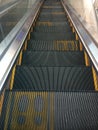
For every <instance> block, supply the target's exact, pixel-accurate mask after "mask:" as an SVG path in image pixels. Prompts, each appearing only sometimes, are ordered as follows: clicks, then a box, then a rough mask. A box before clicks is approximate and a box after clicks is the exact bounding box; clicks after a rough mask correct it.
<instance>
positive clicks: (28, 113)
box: [0, 91, 98, 130]
mask: <svg viewBox="0 0 98 130" xmlns="http://www.w3.org/2000/svg"><path fill="white" fill-rule="evenodd" d="M97 99H98V93H97V92H96V93H94V92H51V93H49V92H32V91H12V92H9V91H6V93H5V103H4V106H3V111H2V115H1V120H0V129H2V130H32V129H33V130H39V129H40V130H44V129H45V130H97V129H98V112H97V111H98V101H97ZM8 111H9V113H8Z"/></svg>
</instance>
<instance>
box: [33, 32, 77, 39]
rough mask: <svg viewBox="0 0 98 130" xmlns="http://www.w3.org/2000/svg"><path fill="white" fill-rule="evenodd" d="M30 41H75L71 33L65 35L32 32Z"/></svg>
mask: <svg viewBox="0 0 98 130" xmlns="http://www.w3.org/2000/svg"><path fill="white" fill-rule="evenodd" d="M31 39H33V40H75V34H74V33H72V32H67V33H65V34H64V33H49V32H48V33H44V32H32V33H31Z"/></svg>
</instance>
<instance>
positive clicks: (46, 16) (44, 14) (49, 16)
mask: <svg viewBox="0 0 98 130" xmlns="http://www.w3.org/2000/svg"><path fill="white" fill-rule="evenodd" d="M39 18H47V19H48V18H66V15H65V14H64V13H63V14H62V13H61V14H60V13H51V14H50V13H41V14H40V16H39ZM66 20H67V18H66Z"/></svg>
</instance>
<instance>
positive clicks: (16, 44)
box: [0, 0, 43, 91]
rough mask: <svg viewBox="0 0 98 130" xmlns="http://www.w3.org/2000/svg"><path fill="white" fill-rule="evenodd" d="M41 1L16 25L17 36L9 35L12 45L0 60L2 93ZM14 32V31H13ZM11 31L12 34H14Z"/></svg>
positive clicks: (0, 87)
mask: <svg viewBox="0 0 98 130" xmlns="http://www.w3.org/2000/svg"><path fill="white" fill-rule="evenodd" d="M42 3H43V1H41V0H39V1H36V2H35V3H34V4H33V6H32V8H31V11H30V10H29V11H28V12H27V13H26V15H25V16H24V17H23V19H22V20H23V21H22V20H21V21H20V22H19V24H18V25H17V27H18V28H17V27H16V29H17V34H16V32H15V34H13V33H12V34H10V35H9V39H10V37H11V35H13V39H12V43H11V45H10V46H9V49H8V50H7V51H6V52H5V54H4V55H3V57H2V58H1V60H0V68H1V69H0V91H2V89H3V87H4V83H5V81H6V79H7V76H8V74H9V72H10V71H11V68H12V66H13V65H14V62H15V60H16V57H17V56H18V54H19V52H20V50H21V47H22V45H23V43H24V41H25V38H26V36H27V34H28V31H29V29H30V27H31V25H32V23H33V22H34V19H35V17H36V15H37V13H38V11H39V9H40V7H41V5H42ZM14 31H15V30H14ZM14 31H13V32H14ZM9 42H10V41H9Z"/></svg>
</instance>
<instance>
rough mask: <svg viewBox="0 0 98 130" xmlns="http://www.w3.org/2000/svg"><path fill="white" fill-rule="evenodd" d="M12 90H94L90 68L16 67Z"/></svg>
mask: <svg viewBox="0 0 98 130" xmlns="http://www.w3.org/2000/svg"><path fill="white" fill-rule="evenodd" d="M13 89H18V90H19V89H20V90H27V89H30V90H33V91H78V90H94V83H93V77H92V70H91V67H85V66H81V67H80V66H77V67H27V66H17V68H16V73H15V78H14V85H13Z"/></svg>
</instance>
